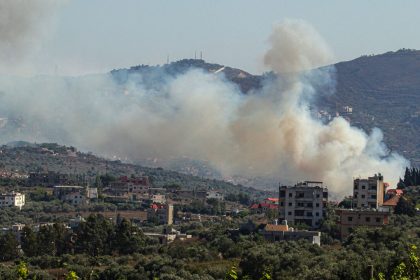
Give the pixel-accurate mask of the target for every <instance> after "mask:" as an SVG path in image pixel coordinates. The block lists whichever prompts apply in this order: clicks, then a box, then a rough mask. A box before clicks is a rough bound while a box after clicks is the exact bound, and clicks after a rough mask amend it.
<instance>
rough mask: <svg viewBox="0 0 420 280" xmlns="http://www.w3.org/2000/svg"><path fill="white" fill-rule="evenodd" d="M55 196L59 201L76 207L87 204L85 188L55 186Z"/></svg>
mask: <svg viewBox="0 0 420 280" xmlns="http://www.w3.org/2000/svg"><path fill="white" fill-rule="evenodd" d="M53 194H54V196H55V197H56V198H58V199H59V200H61V201H63V202H66V203H69V204H71V205H74V206H78V205H83V204H85V203H87V197H86V194H85V188H84V187H81V186H54V189H53Z"/></svg>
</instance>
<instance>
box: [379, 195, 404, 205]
mask: <svg viewBox="0 0 420 280" xmlns="http://www.w3.org/2000/svg"><path fill="white" fill-rule="evenodd" d="M399 200H400V196H399V195H395V196H393V197H391V198H390V199H388V200H387V201H385V202H384V204H383V206H392V207H395V206H397V203H398V201H399Z"/></svg>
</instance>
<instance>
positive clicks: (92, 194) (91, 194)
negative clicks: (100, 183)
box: [86, 187, 99, 199]
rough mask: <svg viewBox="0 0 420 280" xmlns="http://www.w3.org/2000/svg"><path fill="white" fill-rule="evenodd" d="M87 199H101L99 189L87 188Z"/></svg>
mask: <svg viewBox="0 0 420 280" xmlns="http://www.w3.org/2000/svg"><path fill="white" fill-rule="evenodd" d="M86 197H87V198H88V199H98V197H99V195H98V188H91V187H87V188H86Z"/></svg>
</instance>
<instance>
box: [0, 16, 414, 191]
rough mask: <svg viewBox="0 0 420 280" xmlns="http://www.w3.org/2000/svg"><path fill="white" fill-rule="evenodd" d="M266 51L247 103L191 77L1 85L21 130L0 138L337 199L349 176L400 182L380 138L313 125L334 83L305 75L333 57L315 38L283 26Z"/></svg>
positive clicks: (344, 125) (320, 74)
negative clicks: (267, 73) (310, 188)
mask: <svg viewBox="0 0 420 280" xmlns="http://www.w3.org/2000/svg"><path fill="white" fill-rule="evenodd" d="M0 34H1V36H4V34H3V32H2V33H0ZM6 35H7V34H6ZM270 44H271V47H270V48H269V50H268V51H267V53H266V55H265V57H264V62H265V64H266V65H267V67H269V68H270V69H272V70H273V71H274V72H275V73H277V74H279V75H278V77H277V78H275V79H268V80H267V81H266V82H265V85H264V86H263V88H262V89H260V90H258V91H256V92H252V93H250V94H248V95H243V94H242V93H241V92H240V90H239V89H238V88H237V87H236V86H235V85H234V84H232V83H230V82H228V81H227V80H226V79H224V78H223V75H220V74H211V73H204V72H203V71H201V70H196V69H195V70H191V71H188V72H187V73H186V74H182V75H179V76H177V77H175V78H174V77H169V76H168V77H163V82H162V86H161V87H159V90H153V89H148V88H146V87H144V86H143V85H142V84H141V83H139V82H138V81H140V80H141V77H134V76H133V77H131V78H130V80H129V82H127V83H124V84H119V83H117V82H116V81H115V80H114V79H113V77H112V76H111V75H94V76H85V77H80V78H60V77H35V78H27V79H24V78H18V77H16V78H10V77H7V78H5V77H2V78H0V117H8V118H9V119H15V120H22V123H24V126H21V127H20V128H19V129H18V130H15V131H5V130H3V131H2V130H0V138H1V140H3V141H8V140H16V139H19V140H21V139H22V140H29V141H37V142H40V141H56V142H59V143H65V144H71V145H75V146H77V147H81V148H83V149H89V150H91V151H94V152H97V153H100V154H103V155H118V156H120V157H123V158H125V157H126V158H129V159H131V160H138V159H143V158H147V157H158V158H162V159H165V158H176V157H183V156H186V157H189V158H192V159H197V160H204V161H208V162H209V163H210V164H211V165H212V167H214V168H216V169H217V170H219V171H221V172H222V174H224V175H242V176H263V177H264V176H266V177H274V178H276V179H278V180H281V181H283V182H295V181H297V180H306V179H307V180H322V181H324V182H326V183H327V185H328V186H329V187H330V188H331V191H332V192H335V193H336V194H347V193H350V192H351V184H352V177H353V176H359V175H361V176H368V175H373V174H374V173H377V172H382V173H383V174H384V175H385V179H386V180H389V181H391V182H393V183H396V181H397V179H398V177H399V176H400V175H401V172H402V170H403V168H404V167H405V166H406V165H407V164H408V163H407V162H406V160H405V159H404V158H402V157H401V156H399V155H398V154H395V153H391V154H389V152H388V150H387V148H386V147H385V145H384V144H383V142H382V133H381V132H380V130H379V129H375V130H374V131H372V133H371V134H370V135H368V134H366V133H365V132H363V131H362V130H360V129H357V128H355V127H351V126H350V124H349V123H348V122H347V121H346V120H344V119H343V118H340V117H338V118H335V119H334V120H333V121H331V122H330V123H329V124H323V123H322V122H321V121H319V120H317V119H314V118H313V117H312V116H311V113H310V111H309V106H310V101H311V100H313V99H314V98H316V94H317V93H316V92H315V91H314V88H313V85H314V84H323V85H325V86H326V88H333V86H334V83H335V80H334V69H331V68H328V67H327V68H322V70H311V69H314V68H316V67H318V66H322V65H326V64H328V63H329V62H330V61H331V58H332V54H331V52H330V50H329V49H328V46H327V44H326V43H325V42H324V41H323V40H322V38H321V37H320V35H319V34H317V32H316V31H315V30H314V29H313V28H312V27H310V26H309V25H308V24H306V23H304V22H302V21H292V20H288V21H285V22H283V23H282V24H279V25H278V26H276V27H275V28H274V29H273V34H272V35H271V37H270ZM310 70H311V71H310Z"/></svg>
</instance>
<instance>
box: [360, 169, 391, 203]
mask: <svg viewBox="0 0 420 280" xmlns="http://www.w3.org/2000/svg"><path fill="white" fill-rule="evenodd" d="M384 197H385V184H384V177H383V176H382V175H381V173H379V174H375V176H373V177H368V178H367V179H362V178H357V179H355V180H354V181H353V208H373V209H377V208H379V207H380V206H382V205H383V203H384Z"/></svg>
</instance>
